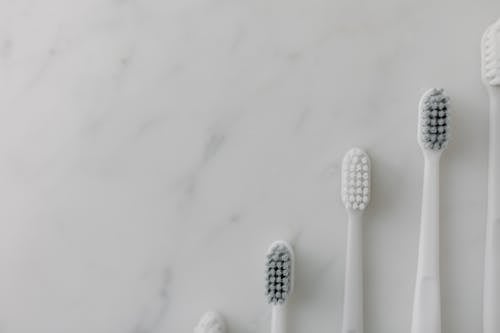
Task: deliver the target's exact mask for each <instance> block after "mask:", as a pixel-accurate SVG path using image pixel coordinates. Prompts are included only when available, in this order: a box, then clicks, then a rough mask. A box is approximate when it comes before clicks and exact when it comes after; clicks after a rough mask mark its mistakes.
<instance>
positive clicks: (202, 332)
mask: <svg viewBox="0 0 500 333" xmlns="http://www.w3.org/2000/svg"><path fill="white" fill-rule="evenodd" d="M193 332H194V333H226V324H225V321H224V318H223V317H222V315H221V314H220V313H218V312H216V311H209V312H206V313H205V314H204V315H203V316H202V317H201V319H200V322H199V323H198V325H196V327H195V328H194V330H193Z"/></svg>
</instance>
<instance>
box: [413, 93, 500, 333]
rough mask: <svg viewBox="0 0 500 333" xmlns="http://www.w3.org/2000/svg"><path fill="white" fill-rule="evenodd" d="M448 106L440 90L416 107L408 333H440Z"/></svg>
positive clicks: (447, 100) (425, 98) (422, 100)
mask: <svg viewBox="0 0 500 333" xmlns="http://www.w3.org/2000/svg"><path fill="white" fill-rule="evenodd" d="M448 104H449V99H448V97H446V96H445V95H444V91H443V89H431V90H429V91H427V92H426V93H425V94H424V95H423V96H422V99H421V100H420V104H419V117H418V130H417V138H418V143H419V145H420V147H421V148H422V152H423V155H424V188H423V195H422V216H421V224H420V241H419V247H418V265H417V278H416V286H415V298H414V303H413V318H412V326H411V333H439V332H441V300H440V298H441V296H440V281H439V160H440V158H441V154H442V152H443V151H444V149H445V148H446V145H447V143H448V136H449V128H448V125H449V115H448ZM496 333H498V332H496Z"/></svg>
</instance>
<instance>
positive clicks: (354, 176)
mask: <svg viewBox="0 0 500 333" xmlns="http://www.w3.org/2000/svg"><path fill="white" fill-rule="evenodd" d="M370 171H371V170H370V158H369V156H368V154H367V153H366V152H364V151H363V150H361V149H359V148H353V149H351V150H349V151H348V152H347V153H346V155H345V157H344V161H343V163H342V202H343V203H344V205H345V207H346V208H347V209H353V210H364V209H365V208H366V206H367V205H368V203H369V202H370Z"/></svg>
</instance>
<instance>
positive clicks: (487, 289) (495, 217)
mask: <svg viewBox="0 0 500 333" xmlns="http://www.w3.org/2000/svg"><path fill="white" fill-rule="evenodd" d="M499 113H500V91H499V90H498V89H495V90H493V91H491V93H490V146H489V150H490V151H489V166H488V213H487V222H486V247H485V262H484V286H483V288H484V290H483V330H484V331H483V332H484V333H498V332H500V214H499V210H500V193H499V192H500V160H499V159H500V151H499V150H500V142H499V140H500V132H499V131H500V116H499Z"/></svg>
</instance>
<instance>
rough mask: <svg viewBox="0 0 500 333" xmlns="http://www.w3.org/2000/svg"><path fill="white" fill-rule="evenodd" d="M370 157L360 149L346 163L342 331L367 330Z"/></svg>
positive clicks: (344, 182)
mask: <svg viewBox="0 0 500 333" xmlns="http://www.w3.org/2000/svg"><path fill="white" fill-rule="evenodd" d="M370 171H371V163H370V158H369V156H368V154H367V153H366V152H364V151H363V150H361V149H359V148H353V149H351V150H349V151H348V152H347V153H346V154H345V157H344V160H343V162H342V191H341V196H342V202H343V203H344V206H345V207H346V210H347V214H348V218H349V222H348V226H347V250H346V271H345V287H344V313H343V320H342V333H363V329H364V327H363V326H364V325H363V246H362V244H363V232H362V230H363V229H362V224H363V212H364V210H365V209H366V206H367V205H368V203H369V201H370V178H371V176H370Z"/></svg>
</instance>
